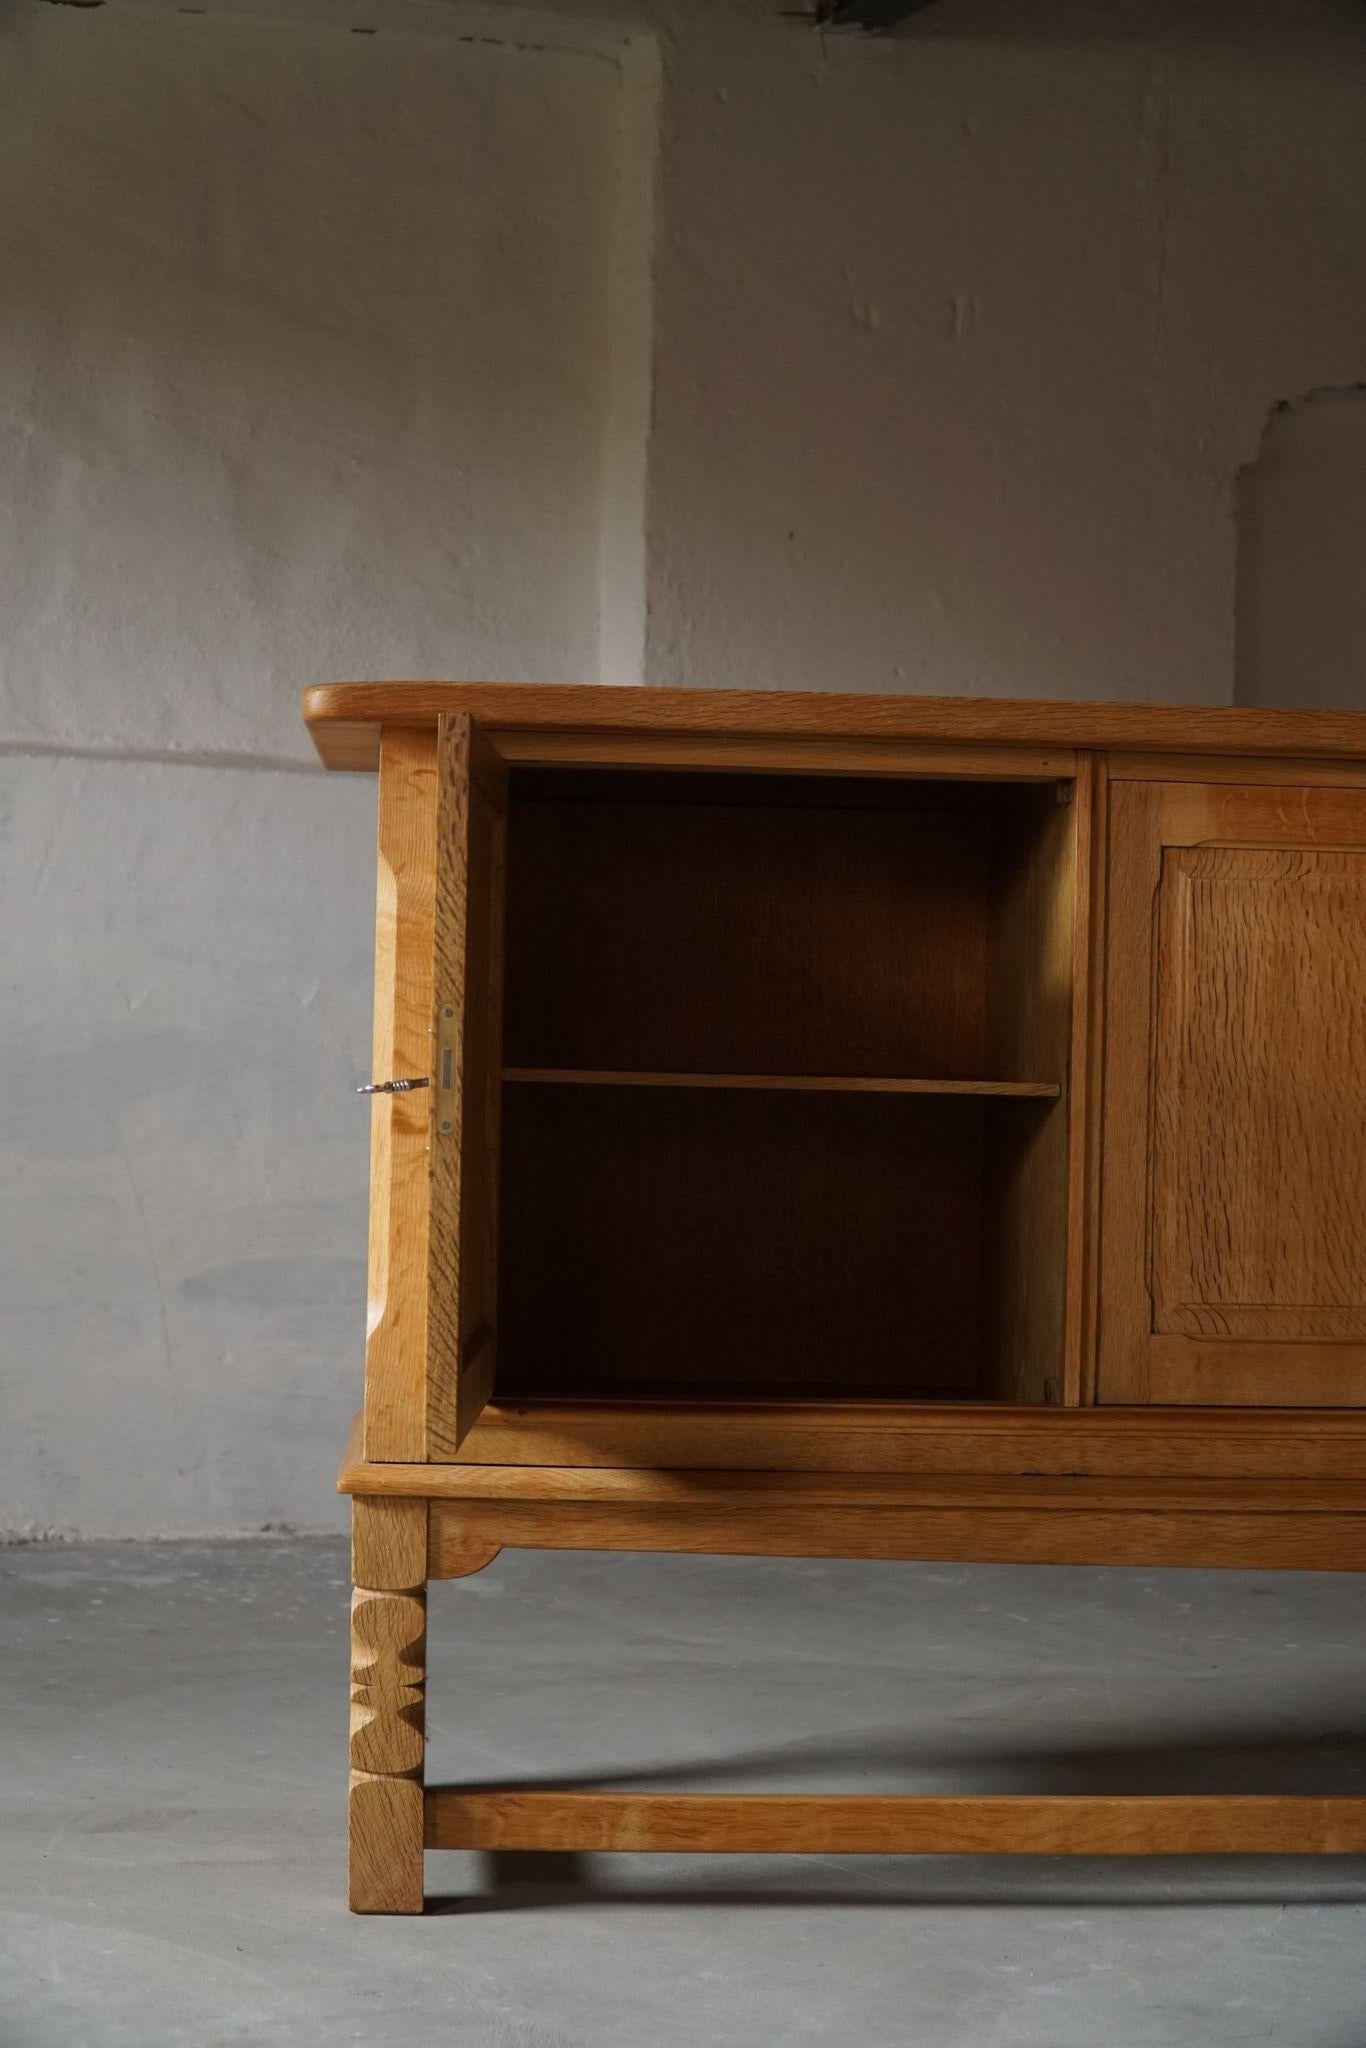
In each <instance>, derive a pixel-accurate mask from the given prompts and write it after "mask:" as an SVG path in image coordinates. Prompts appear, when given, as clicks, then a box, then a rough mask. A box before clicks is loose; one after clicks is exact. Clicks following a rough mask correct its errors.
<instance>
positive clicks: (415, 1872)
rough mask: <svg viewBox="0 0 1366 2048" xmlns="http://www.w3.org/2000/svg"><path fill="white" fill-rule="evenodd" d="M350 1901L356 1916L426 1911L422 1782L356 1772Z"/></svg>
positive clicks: (350, 1811)
mask: <svg viewBox="0 0 1366 2048" xmlns="http://www.w3.org/2000/svg"><path fill="white" fill-rule="evenodd" d="M347 1825H348V1833H349V1840H350V1864H349V1872H350V1875H349V1883H348V1891H347V1903H348V1905H349V1906H350V1908H351V1911H352V1912H353V1913H420V1912H421V1911H422V1903H423V1901H422V1781H421V1779H420V1778H416V1777H413V1778H394V1777H372V1776H370V1775H369V1773H368V1772H366V1771H352V1773H351V1780H350V1787H349V1792H348V1797H347Z"/></svg>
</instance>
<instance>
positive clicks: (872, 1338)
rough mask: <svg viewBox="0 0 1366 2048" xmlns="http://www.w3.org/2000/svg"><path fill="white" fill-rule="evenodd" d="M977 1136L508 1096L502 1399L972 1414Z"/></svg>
mask: <svg viewBox="0 0 1366 2048" xmlns="http://www.w3.org/2000/svg"><path fill="white" fill-rule="evenodd" d="M982 1122H983V1112H982V1108H981V1105H980V1103H978V1102H976V1101H973V1100H971V1099H963V1098H949V1099H946V1098H941V1097H892V1098H888V1097H881V1098H869V1097H866V1096H811V1095H802V1096H792V1095H764V1094H745V1093H740V1092H734V1093H732V1092H720V1093H715V1094H713V1093H709V1092H695V1091H682V1090H678V1091H674V1090H654V1089H650V1090H634V1089H610V1088H583V1089H577V1088H576V1089H565V1090H560V1089H553V1088H537V1087H528V1086H518V1085H515V1084H513V1085H509V1086H507V1087H506V1088H505V1089H504V1092H503V1232H502V1247H501V1273H502V1310H501V1316H500V1325H499V1328H500V1359H499V1368H498V1385H497V1393H498V1396H499V1397H500V1398H515V1397H517V1396H531V1395H558V1396H581V1397H585V1398H589V1397H597V1398H610V1397H622V1398H625V1397H638V1396H651V1395H653V1396H656V1397H660V1398H663V1397H670V1398H675V1399H677V1398H691V1399H707V1398H720V1397H732V1398H733V1397H739V1396H754V1397H757V1398H764V1397H782V1398H800V1397H812V1398H814V1397H817V1396H821V1395H837V1396H838V1395H842V1396H844V1397H846V1398H850V1397H854V1396H858V1395H880V1396H882V1397H883V1398H891V1397H895V1398H921V1399H934V1398H942V1399H950V1400H952V1399H958V1400H962V1399H966V1398H970V1397H971V1396H973V1395H974V1394H975V1393H976V1392H977V1391H978V1357H979V1331H978V1316H979V1306H978V1304H979V1293H980V1289H979V1271H978V1268H979V1240H980V1236H981V1223H982V1201H981V1159H982Z"/></svg>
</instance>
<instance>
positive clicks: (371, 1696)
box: [348, 1503, 426, 1913]
mask: <svg viewBox="0 0 1366 2048" xmlns="http://www.w3.org/2000/svg"><path fill="white" fill-rule="evenodd" d="M404 1505H405V1506H406V1505H408V1504H407V1503H404ZM424 1520H425V1516H424ZM425 1681H426V1595H425V1593H420V1592H405V1593H391V1592H381V1591H375V1590H372V1589H370V1588H366V1587H360V1586H358V1587H357V1588H356V1589H355V1591H354V1593H353V1594H352V1605H351V1722H350V1758H351V1779H350V1794H349V1801H348V1844H349V1869H350V1879H349V1897H350V1904H351V1910H352V1912H354V1913H420V1912H421V1911H422V1767H423V1749H424V1690H425Z"/></svg>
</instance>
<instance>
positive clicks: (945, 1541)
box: [428, 1480, 1366, 1579]
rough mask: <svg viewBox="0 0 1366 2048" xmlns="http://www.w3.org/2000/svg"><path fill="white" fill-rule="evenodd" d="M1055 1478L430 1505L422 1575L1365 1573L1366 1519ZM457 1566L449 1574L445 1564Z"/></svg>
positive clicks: (1326, 1511)
mask: <svg viewBox="0 0 1366 2048" xmlns="http://www.w3.org/2000/svg"><path fill="white" fill-rule="evenodd" d="M1082 1483H1083V1482H1080V1481H1072V1480H1055V1481H1054V1482H1053V1484H1052V1488H1051V1497H1050V1498H1049V1500H1048V1501H1047V1502H1046V1503H1044V1504H1039V1503H1037V1502H1036V1503H1035V1504H1034V1505H1032V1506H1031V1505H1024V1506H1018V1505H1010V1504H1009V1502H1008V1500H1007V1501H1006V1502H1005V1503H1004V1504H996V1505H991V1504H988V1503H986V1502H976V1503H974V1504H973V1505H970V1506H966V1507H962V1506H960V1507H940V1506H915V1507H868V1506H864V1505H862V1504H853V1505H848V1504H840V1503H831V1502H827V1501H820V1502H814V1503H809V1504H793V1503H790V1502H786V1501H783V1500H781V1499H780V1500H777V1501H775V1500H772V1499H766V1498H763V1497H762V1496H753V1497H751V1498H749V1499H741V1500H739V1501H727V1500H724V1499H721V1500H710V1501H702V1502H695V1501H681V1502H661V1503H651V1502H646V1503H644V1504H637V1503H635V1502H632V1501H629V1500H625V1501H575V1502H573V1503H566V1502H564V1501H525V1500H515V1501H503V1500H497V1501H494V1500H490V1501H450V1500H441V1501H433V1502H432V1506H431V1528H430V1538H429V1548H428V1569H429V1572H430V1575H431V1577H432V1578H434V1579H438V1578H446V1577H463V1576H464V1575H465V1573H466V1572H467V1571H468V1570H469V1565H468V1563H467V1562H465V1560H466V1559H467V1557H468V1556H469V1554H470V1551H471V1549H473V1548H475V1547H478V1546H484V1545H489V1546H497V1547H500V1548H503V1549H508V1550H633V1551H645V1550H668V1551H680V1552H686V1553H690V1554H693V1555H696V1556H718V1557H861V1558H887V1559H896V1558H902V1559H914V1560H917V1561H920V1562H935V1563H952V1562H960V1563H974V1562H975V1563H979V1564H1108V1565H1150V1566H1154V1565H1182V1566H1198V1567H1200V1568H1202V1569H1214V1568H1217V1567H1232V1568H1234V1569H1237V1570H1243V1571H1363V1570H1366V1513H1361V1512H1357V1511H1355V1509H1353V1510H1351V1511H1348V1512H1344V1513H1334V1512H1333V1511H1332V1510H1330V1509H1322V1508H1318V1507H1315V1508H1312V1509H1307V1510H1306V1509H1304V1508H1295V1509H1291V1510H1288V1511H1287V1512H1285V1513H1277V1512H1275V1511H1274V1510H1268V1509H1264V1508H1262V1507H1261V1506H1260V1505H1259V1506H1258V1507H1257V1508H1256V1509H1255V1510H1253V1511H1244V1510H1243V1509H1241V1508H1239V1507H1237V1506H1228V1505H1226V1504H1224V1503H1223V1502H1221V1501H1219V1500H1218V1498H1217V1496H1212V1498H1211V1500H1210V1502H1209V1503H1207V1505H1206V1506H1205V1507H1204V1508H1203V1509H1202V1508H1198V1507H1191V1506H1174V1505H1173V1504H1172V1503H1171V1501H1170V1500H1167V1499H1165V1498H1163V1496H1162V1494H1161V1491H1160V1488H1158V1487H1157V1486H1156V1483H1154V1484H1153V1486H1152V1488H1150V1490H1149V1491H1148V1493H1147V1494H1146V1495H1145V1496H1143V1498H1141V1499H1140V1500H1139V1501H1138V1502H1137V1503H1136V1504H1134V1505H1132V1506H1130V1507H1122V1506H1102V1507H1095V1508H1093V1507H1090V1506H1087V1505H1084V1504H1081V1503H1079V1501H1078V1500H1077V1498H1076V1495H1075V1489H1076V1488H1077V1487H1079V1486H1080V1485H1081V1484H1082ZM448 1556H450V1557H451V1558H452V1559H453V1561H454V1567H455V1568H454V1569H453V1570H450V1571H448V1570H447V1557H448Z"/></svg>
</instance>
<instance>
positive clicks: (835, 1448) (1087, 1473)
mask: <svg viewBox="0 0 1366 2048" xmlns="http://www.w3.org/2000/svg"><path fill="white" fill-rule="evenodd" d="M540 1466H548V1467H552V1468H557V1469H560V1470H570V1469H576V1468H596V1469H609V1470H611V1469H621V1470H625V1471H637V1472H639V1471H649V1472H667V1471H671V1470H682V1471H688V1472H693V1473H700V1472H722V1473H732V1474H733V1473H745V1472H765V1473H767V1472H779V1473H817V1474H832V1475H833V1474H838V1473H846V1472H847V1473H856V1474H869V1475H887V1476H892V1477H896V1476H899V1475H906V1476H911V1477H915V1476H926V1477H929V1476H933V1475H942V1476H947V1477H949V1478H955V1479H957V1478H970V1477H974V1476H990V1475H993V1474H996V1475H1019V1474H1033V1475H1035V1476H1036V1477H1037V1478H1038V1479H1040V1480H1041V1481H1047V1480H1048V1479H1050V1478H1053V1477H1057V1478H1096V1479H1104V1478H1140V1479H1141V1478H1149V1479H1199V1480H1202V1481H1203V1480H1205V1479H1258V1480H1267V1481H1278V1480H1283V1479H1284V1480H1291V1479H1305V1480H1315V1479H1327V1480H1350V1481H1353V1482H1354V1483H1355V1484H1356V1485H1357V1486H1358V1487H1366V1413H1362V1412H1361V1411H1355V1412H1354V1411H1352V1410H1350V1409H1324V1410H1317V1409H1301V1410H1294V1409H1288V1410H1285V1409H1283V1410H1274V1409H1273V1410H1260V1411H1259V1410H1257V1409H1253V1410H1250V1411H1248V1412H1246V1413H1241V1412H1239V1411H1238V1410H1237V1409H1228V1408H1223V1409H1219V1408H1213V1409H1199V1408H1175V1409H1173V1408H1168V1409H1162V1408H1102V1409H1084V1410H1077V1409H1073V1410H1068V1409H1065V1408H1005V1407H996V1406H994V1405H993V1404H992V1403H989V1402H979V1403H973V1404H972V1405H970V1406H963V1407H950V1406H941V1405H938V1404H936V1405H934V1406H932V1407H927V1408H923V1409H917V1408H914V1407H910V1406H908V1405H907V1404H906V1403H904V1402H894V1401H858V1402H847V1403H840V1402H826V1401H811V1402H797V1401H794V1402H786V1403H783V1402H763V1403H758V1402H755V1403H725V1402H699V1403H697V1404H695V1405H692V1406H688V1407H684V1406H678V1405H673V1404H669V1403H667V1402H658V1403H654V1404H648V1403H647V1404H637V1403H628V1402H592V1401H582V1402H581V1401H573V1402H551V1401H545V1402H530V1403H527V1404H525V1405H523V1406H520V1407H516V1408H505V1407H501V1406H499V1405H497V1404H491V1405H490V1406H489V1407H488V1408H487V1409H486V1410H485V1412H484V1415H483V1417H482V1418H481V1420H480V1422H479V1423H478V1425H477V1426H476V1428H475V1429H474V1431H473V1432H472V1433H471V1435H470V1436H469V1438H468V1439H467V1441H466V1443H465V1445H464V1447H463V1448H462V1451H461V1456H460V1460H459V1461H458V1462H457V1463H455V1464H449V1465H394V1464H367V1463H366V1462H365V1460H364V1459H363V1458H362V1456H361V1447H360V1437H359V1419H358V1420H357V1424H356V1426H354V1427H353V1429H352V1432H351V1438H350V1441H349V1443H348V1445H347V1451H346V1456H345V1458H344V1459H343V1462H342V1467H341V1471H340V1473H339V1475H338V1479H337V1486H338V1490H339V1491H340V1492H342V1493H346V1494H352V1495H366V1496H376V1497H382V1498H408V1497H422V1498H424V1499H425V1498H428V1497H430V1498H432V1499H452V1500H456V1499H460V1498H462V1497H464V1496H465V1495H466V1494H467V1493H468V1491H469V1477H468V1475H469V1473H470V1471H471V1468H474V1469H475V1470H487V1469H489V1468H498V1469H500V1470H501V1471H502V1472H503V1473H505V1475H506V1487H507V1490H508V1492H509V1493H515V1492H516V1490H517V1485H518V1483H519V1482H518V1479H517V1474H518V1473H520V1472H521V1471H523V1470H524V1469H526V1468H533V1469H534V1468H536V1467H540Z"/></svg>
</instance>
